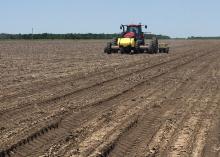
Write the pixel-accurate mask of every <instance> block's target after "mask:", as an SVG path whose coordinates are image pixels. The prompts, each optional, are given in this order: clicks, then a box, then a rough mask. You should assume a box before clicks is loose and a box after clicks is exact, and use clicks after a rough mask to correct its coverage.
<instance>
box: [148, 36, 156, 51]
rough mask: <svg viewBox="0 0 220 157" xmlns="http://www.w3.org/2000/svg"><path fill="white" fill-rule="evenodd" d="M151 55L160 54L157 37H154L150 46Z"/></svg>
mask: <svg viewBox="0 0 220 157" xmlns="http://www.w3.org/2000/svg"><path fill="white" fill-rule="evenodd" d="M149 51H150V53H157V52H158V39H157V37H153V38H152V40H151V42H150V46H149Z"/></svg>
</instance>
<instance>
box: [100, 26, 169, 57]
mask: <svg viewBox="0 0 220 157" xmlns="http://www.w3.org/2000/svg"><path fill="white" fill-rule="evenodd" d="M142 27H145V28H146V29H147V26H146V25H141V24H137V25H136V24H135V25H134V24H132V25H121V27H120V29H122V33H121V34H120V35H119V36H118V37H117V38H114V39H113V41H112V42H108V43H107V46H106V47H105V49H104V52H105V53H107V54H111V53H118V52H120V53H128V54H134V53H158V52H160V53H162V52H163V53H168V52H169V46H168V44H166V43H158V39H157V37H156V35H152V39H151V40H150V42H148V43H147V42H146V40H145V35H144V32H143V31H142Z"/></svg>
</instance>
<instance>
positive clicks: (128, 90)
mask: <svg viewBox="0 0 220 157" xmlns="http://www.w3.org/2000/svg"><path fill="white" fill-rule="evenodd" d="M200 57H201V56H200ZM194 60H195V58H193V59H192V60H190V61H188V62H192V61H194ZM184 64H186V63H183V65H184ZM179 66H180V65H179ZM181 66H182V65H181ZM174 69H175V67H174ZM165 73H166V72H165ZM161 75H162V74H160V75H159V76H161ZM159 76H155V77H159ZM128 91H129V90H128ZM111 99H112V98H111ZM11 151H12V150H11Z"/></svg>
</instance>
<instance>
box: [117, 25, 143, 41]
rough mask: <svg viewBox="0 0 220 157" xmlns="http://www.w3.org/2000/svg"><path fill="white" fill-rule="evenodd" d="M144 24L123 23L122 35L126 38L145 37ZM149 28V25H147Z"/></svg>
mask: <svg viewBox="0 0 220 157" xmlns="http://www.w3.org/2000/svg"><path fill="white" fill-rule="evenodd" d="M142 26H143V25H141V24H139V25H121V27H120V28H121V29H122V30H123V32H122V36H123V37H124V38H138V39H143V38H144V33H143V31H142ZM145 28H147V26H145Z"/></svg>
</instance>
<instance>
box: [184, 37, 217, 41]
mask: <svg viewBox="0 0 220 157" xmlns="http://www.w3.org/2000/svg"><path fill="white" fill-rule="evenodd" d="M187 39H191V40H194V39H195V40H196V39H204V40H205V39H220V36H216V37H201V36H200V37H195V36H191V37H188V38H187Z"/></svg>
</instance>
